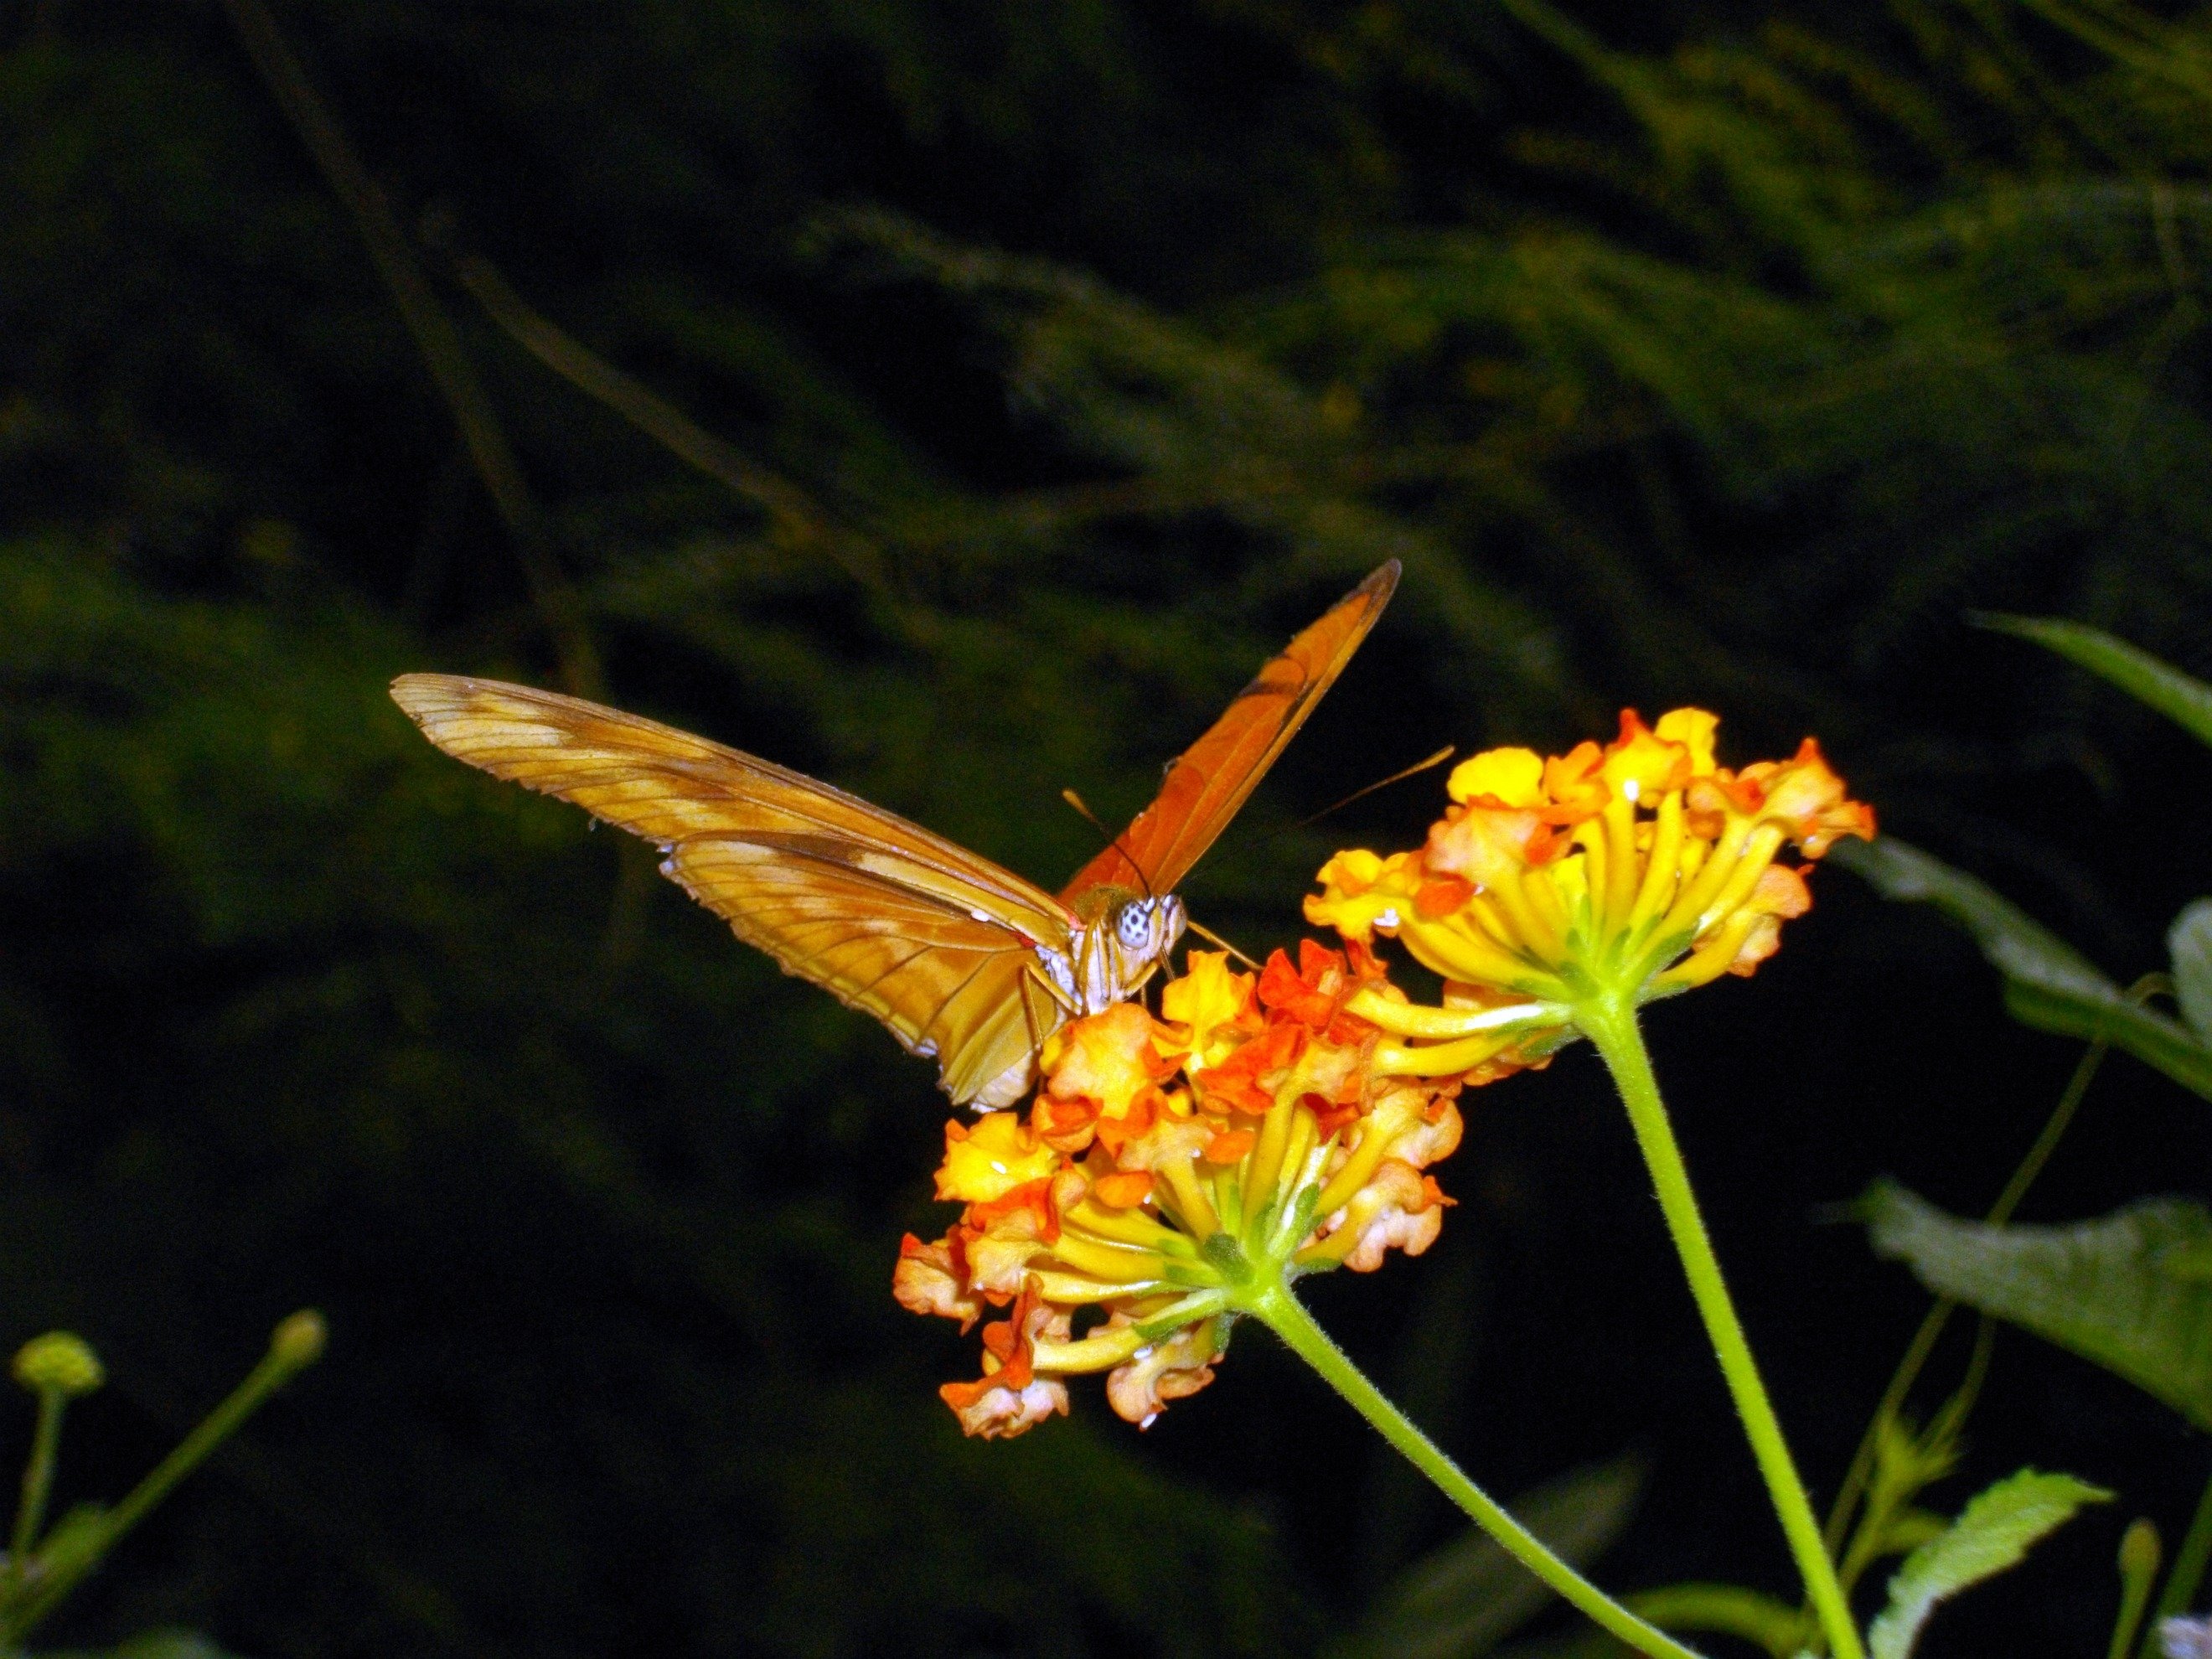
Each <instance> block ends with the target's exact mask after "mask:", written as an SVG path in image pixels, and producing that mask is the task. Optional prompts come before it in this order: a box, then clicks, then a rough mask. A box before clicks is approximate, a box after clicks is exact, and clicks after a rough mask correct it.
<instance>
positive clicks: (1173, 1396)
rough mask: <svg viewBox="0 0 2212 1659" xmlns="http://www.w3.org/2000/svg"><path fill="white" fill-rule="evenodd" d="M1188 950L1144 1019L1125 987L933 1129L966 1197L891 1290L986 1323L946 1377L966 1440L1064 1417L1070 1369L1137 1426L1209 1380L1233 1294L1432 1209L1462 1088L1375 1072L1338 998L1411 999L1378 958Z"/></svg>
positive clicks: (1411, 1224) (917, 1304)
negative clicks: (1027, 1095)
mask: <svg viewBox="0 0 2212 1659" xmlns="http://www.w3.org/2000/svg"><path fill="white" fill-rule="evenodd" d="M1187 964H1188V971H1187V972H1186V973H1185V974H1184V975H1183V976H1182V977H1181V978H1179V979H1175V980H1171V981H1169V982H1168V984H1167V985H1166V986H1165V987H1164V989H1163V991H1162V993H1161V995H1160V1011H1159V1013H1158V1015H1157V1016H1155V1015H1154V1014H1152V1012H1149V1011H1148V1010H1147V1009H1146V1007H1145V1006H1144V1005H1143V1004H1142V1003H1141V1002H1137V1001H1130V1002H1124V1003H1121V1004H1118V1005H1117V1006H1114V1007H1112V1008H1109V1009H1108V1010H1107V1011H1106V1012H1103V1013H1100V1014H1096V1015H1092V1016H1091V1017H1089V1018H1081V1019H1077V1020H1074V1021H1072V1022H1071V1023H1070V1024H1067V1025H1066V1027H1064V1028H1063V1029H1062V1030H1060V1032H1059V1033H1057V1034H1056V1035H1055V1036H1054V1038H1053V1039H1052V1040H1051V1041H1050V1042H1048V1045H1047V1048H1046V1050H1045V1053H1044V1054H1043V1056H1042V1085H1041V1086H1040V1087H1039V1089H1038V1091H1037V1093H1036V1098H1035V1100H1034V1102H1033V1103H1032V1104H1031V1105H1030V1108H1029V1109H1028V1110H1027V1111H1026V1112H1023V1111H1000V1112H990V1113H987V1114H985V1115H983V1116H981V1117H980V1118H978V1119H975V1121H972V1122H966V1123H963V1122H961V1121H957V1120H955V1121H951V1122H949V1123H947V1124H946V1125H945V1162H944V1164H943V1165H942V1166H941V1167H940V1168H939V1170H938V1173H937V1195H938V1197H939V1199H942V1200H951V1201H955V1202H957V1203H959V1204H961V1205H963V1206H964V1207H963V1210H962V1212H961V1214H960V1218H959V1220H958V1222H957V1223H956V1224H955V1225H954V1226H953V1227H952V1229H951V1231H950V1232H948V1233H946V1234H945V1237H942V1238H939V1239H938V1240H936V1241H935V1242H934V1243H923V1242H922V1241H921V1239H919V1238H916V1237H914V1236H912V1235H911V1234H909V1235H908V1237H907V1238H906V1239H905V1241H904V1243H902V1246H901V1248H900V1255H899V1263H898V1268H897V1272H896V1279H895V1282H894V1288H895V1291H896V1295H897V1297H898V1299H899V1301H900V1302H901V1303H902V1304H904V1305H905V1306H906V1307H908V1308H909V1309H911V1310H914V1311H915V1312H917V1313H932V1314H939V1315H942V1316H945V1317H946V1318H950V1319H957V1320H958V1321H960V1322H961V1324H962V1328H963V1329H965V1328H968V1327H969V1326H972V1325H974V1324H975V1322H978V1321H979V1320H983V1321H987V1322H986V1323H985V1324H984V1326H983V1335H982V1343H983V1374H982V1375H981V1376H980V1377H979V1378H977V1379H975V1380H974V1381H972V1382H966V1383H948V1384H946V1385H945V1388H944V1389H942V1390H941V1391H940V1392H941V1393H942V1394H943V1395H944V1398H945V1402H946V1403H947V1404H948V1405H949V1406H951V1407H952V1409H953V1411H954V1412H955V1413H957V1415H958V1417H959V1419H960V1422H961V1425H962V1426H963V1428H964V1429H965V1430H966V1431H968V1432H969V1434H972V1435H981V1436H985V1437H1002V1436H1008V1435H1015V1434H1019V1433H1022V1432H1023V1431H1025V1430H1027V1429H1029V1428H1031V1427H1033V1426H1034V1425H1036V1424H1037V1423H1039V1422H1041V1421H1042V1420H1043V1419H1045V1418H1047V1417H1048V1416H1050V1415H1051V1414H1052V1413H1054V1412H1062V1413H1064V1412H1066V1409H1067V1404H1068V1396H1067V1386H1066V1380H1065V1379H1066V1378H1067V1377H1068V1376H1072V1375H1074V1374H1077V1373H1079V1372H1085V1371H1105V1372H1107V1373H1108V1374H1109V1375H1108V1376H1107V1379H1106V1395H1107V1398H1108V1400H1109V1401H1110V1402H1111V1403H1112V1405H1113V1407H1114V1409H1115V1411H1116V1412H1118V1413H1120V1414H1121V1416H1123V1417H1124V1418H1127V1419H1129V1420H1130V1421H1132V1422H1134V1423H1137V1424H1139V1425H1145V1424H1149V1423H1150V1422H1151V1421H1152V1419H1153V1418H1154V1417H1155V1416H1156V1415H1157V1414H1158V1413H1159V1412H1160V1410H1161V1409H1162V1408H1163V1407H1165V1406H1166V1405H1167V1404H1168V1402H1169V1401H1174V1400H1178V1399H1182V1398H1183V1397H1184V1396H1186V1395H1191V1394H1194V1393H1196V1392H1197V1391H1198V1390H1199V1389H1202V1388H1204V1387H1205V1386H1206V1384H1207V1383H1210V1382H1212V1380H1213V1364H1214V1362H1215V1361H1216V1360H1217V1359H1218V1358H1220V1356H1221V1354H1222V1352H1224V1350H1225V1346H1226V1342H1227V1340H1228V1334H1229V1329H1230V1327H1231V1324H1232V1323H1233V1322H1234V1321H1235V1319H1236V1317H1237V1301H1238V1293H1239V1290H1240V1287H1242V1286H1244V1285H1249V1284H1251V1283H1253V1282H1255V1278H1256V1277H1267V1278H1269V1279H1273V1278H1275V1277H1277V1276H1279V1277H1283V1278H1289V1277H1295V1276H1296V1275H1297V1274H1298V1273H1304V1272H1311V1271H1315V1270H1318V1269H1322V1268H1328V1267H1350V1268H1352V1269H1353V1270H1354V1271H1355V1272H1369V1271H1371V1270H1373V1269H1374V1268H1376V1267H1380V1266H1381V1265H1382V1263H1383V1259H1384V1257H1385V1256H1386V1255H1387V1254H1388V1253H1389V1251H1390V1250H1392V1249H1401V1250H1404V1251H1405V1252H1406V1253H1407V1255H1419V1254H1420V1253H1421V1252H1422V1251H1423V1250H1425V1249H1427V1248H1428V1247H1429V1245H1430V1244H1431V1243H1432V1242H1434V1240H1435V1238H1436V1237H1437V1231H1438V1229H1439V1227H1440V1226H1441V1225H1443V1208H1444V1206H1446V1205H1447V1204H1449V1202H1450V1200H1449V1199H1447V1198H1446V1197H1445V1196H1444V1194H1443V1192H1442V1191H1440V1190H1439V1189H1438V1188H1437V1184H1436V1182H1435V1179H1434V1178H1433V1177H1432V1176H1429V1175H1427V1174H1426V1173H1425V1170H1427V1169H1428V1167H1429V1166H1430V1165H1431V1164H1435V1163H1436V1162H1437V1160H1438V1159H1440V1158H1445V1157H1447V1156H1449V1154H1450V1152H1452V1150H1453V1149H1454V1148H1455V1147H1456V1146H1458V1145H1459V1140H1460V1134H1461V1127H1462V1126H1461V1120H1460V1115H1459V1109H1458V1107H1457V1105H1456V1104H1455V1096H1456V1095H1457V1094H1458V1093H1459V1089H1460V1085H1459V1083H1458V1081H1457V1080H1456V1079H1437V1078H1433V1077H1424V1076H1398V1075H1394V1074H1392V1073H1390V1071H1389V1069H1388V1067H1387V1066H1378V1065H1377V1064H1376V1059H1377V1054H1378V1051H1379V1050H1380V1049H1381V1048H1383V1046H1384V1043H1383V1032H1382V1030H1381V1029H1380V1027H1378V1026H1377V1025H1376V1024H1374V1023H1372V1022H1371V1021H1370V1020H1368V1019H1365V1018H1360V1017H1358V1016H1357V1015H1355V1014H1353V1013H1352V1012H1349V1011H1348V1004H1350V1003H1351V1001H1352V1000H1353V999H1354V998H1355V997H1356V998H1358V999H1360V1000H1362V1001H1363V1002H1364V1003H1366V1004H1370V1005H1373V1004H1384V1005H1402V1004H1404V1003H1405V1000H1406V999H1405V997H1404V994H1402V993H1401V992H1400V991H1399V990H1398V989H1397V988H1396V987H1394V986H1392V985H1391V984H1390V983H1389V979H1388V977H1387V975H1385V973H1384V971H1383V966H1382V964H1381V963H1379V962H1378V961H1377V960H1376V957H1375V956H1374V954H1373V953H1372V951H1370V950H1368V949H1367V947H1366V946H1365V945H1362V944H1359V943H1357V942H1355V943H1352V944H1351V945H1347V946H1346V949H1345V950H1343V951H1330V950H1326V949H1324V948H1322V946H1320V945H1316V944H1314V943H1313V942H1311V941H1306V942H1305V943H1304V944H1302V945H1300V947H1299V955H1298V961H1297V964H1296V965H1295V966H1294V965H1293V964H1292V963H1291V960H1290V958H1289V957H1288V956H1286V955H1285V953H1284V952H1282V951H1276V952H1275V953H1274V955H1273V957H1271V958H1270V959H1269V960H1268V962H1267V964H1266V966H1265V967H1264V969H1262V970H1261V972H1259V973H1258V974H1256V975H1255V974H1249V973H1238V972H1236V971H1234V970H1233V969H1231V965H1230V959H1229V957H1228V955H1227V953H1226V952H1209V951H1191V952H1190V953H1189V955H1188V958H1187Z"/></svg>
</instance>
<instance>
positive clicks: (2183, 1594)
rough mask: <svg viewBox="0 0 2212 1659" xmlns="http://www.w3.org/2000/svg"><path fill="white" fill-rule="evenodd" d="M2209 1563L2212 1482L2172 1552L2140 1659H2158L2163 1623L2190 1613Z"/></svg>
mask: <svg viewBox="0 0 2212 1659" xmlns="http://www.w3.org/2000/svg"><path fill="white" fill-rule="evenodd" d="M2208 1563H2212V1481H2207V1482H2206V1483H2205V1486H2204V1495H2203V1497H2201V1498H2198V1499H2197V1514H2196V1516H2195V1518H2194V1519H2192V1520H2191V1522H2190V1523H2189V1531H2188V1533H2187V1534H2186V1535H2185V1536H2184V1537H2183V1539H2182V1541H2181V1547H2180V1548H2179V1549H2178V1550H2176V1551H2174V1553H2173V1565H2172V1568H2171V1569H2170V1570H2169V1571H2167V1573H2166V1588H2165V1589H2163V1590H2161V1591H2160V1592H2159V1597H2158V1607H2156V1609H2155V1610H2154V1611H2153V1613H2151V1617H2150V1623H2149V1625H2148V1627H2146V1628H2145V1630H2144V1631H2143V1636H2142V1646H2141V1647H2140V1648H2138V1649H2137V1650H2136V1654H2137V1656H2138V1659H2159V1652H2160V1650H2159V1639H2158V1627H2159V1624H2160V1621H2161V1620H2167V1619H2172V1618H2174V1617H2176V1616H2177V1615H2179V1614H2181V1613H2186V1612H2188V1611H2189V1604H2190V1603H2191V1601H2195V1600H2196V1599H2197V1586H2199V1585H2200V1584H2202V1583H2203V1582H2204V1569H2205V1566H2206V1565H2207V1564H2208Z"/></svg>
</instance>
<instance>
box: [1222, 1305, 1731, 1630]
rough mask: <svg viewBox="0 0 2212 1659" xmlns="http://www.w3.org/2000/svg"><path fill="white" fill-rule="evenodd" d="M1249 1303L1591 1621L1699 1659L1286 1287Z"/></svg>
mask: <svg viewBox="0 0 2212 1659" xmlns="http://www.w3.org/2000/svg"><path fill="white" fill-rule="evenodd" d="M1245 1306H1246V1308H1247V1310H1249V1312H1250V1313H1251V1314H1252V1316H1253V1317H1255V1318H1256V1319H1258V1320H1259V1321H1260V1322H1261V1323H1262V1324H1264V1325H1266V1326H1267V1328H1268V1329H1270V1330H1272V1331H1273V1332H1274V1333H1275V1334H1276V1335H1277V1336H1279V1337H1280V1338H1282V1339H1283V1342H1284V1344H1285V1346H1287V1347H1288V1348H1289V1349H1290V1350H1291V1352H1293V1353H1295V1354H1297V1356H1298V1358H1301V1359H1303V1360H1304V1361H1305V1362H1306V1364H1309V1365H1310V1366H1312V1367H1313V1368H1314V1370H1316V1371H1318V1372H1320V1373H1321V1375H1322V1379H1323V1380H1324V1381H1326V1382H1327V1383H1328V1385H1329V1386H1330V1387H1331V1388H1333V1389H1335V1390H1336V1391H1337V1392H1338V1393H1339V1394H1340V1395H1343V1396H1344V1398H1345V1399H1346V1401H1347V1402H1349V1403H1350V1405H1351V1407H1352V1409H1353V1410H1354V1411H1356V1412H1358V1413H1359V1414H1360V1415H1361V1416H1362V1417H1364V1418H1365V1419H1367V1420H1368V1421H1369V1422H1370V1424H1372V1425H1374V1426H1375V1430H1376V1433H1378V1434H1380V1435H1381V1436H1382V1437H1383V1438H1384V1439H1385V1440H1387V1441H1389V1443H1391V1444H1392V1445H1393V1446H1395V1447H1396V1448H1397V1449H1398V1450H1399V1451H1401V1453H1403V1454H1404V1455H1405V1457H1406V1459H1407V1462H1410V1463H1412V1464H1413V1467H1414V1468H1417V1469H1419V1470H1420V1472H1421V1473H1422V1474H1425V1475H1427V1476H1428V1477H1429V1479H1430V1480H1433V1481H1434V1482H1436V1484H1437V1489H1438V1490H1439V1491H1441V1492H1443V1494H1444V1496H1445V1497H1447V1498H1450V1499H1451V1500H1452V1502H1453V1503H1455V1504H1458V1505H1459V1506H1460V1508H1462V1510H1466V1511H1467V1513H1468V1516H1469V1517H1470V1518H1471V1519H1472V1520H1473V1521H1474V1523H1475V1525H1477V1526H1479V1527H1480V1528H1482V1529H1483V1531H1485V1532H1486V1533H1488V1534H1490V1535H1491V1537H1492V1538H1493V1539H1495V1540H1496V1541H1498V1546H1499V1547H1500V1548H1502V1549H1504V1551H1505V1552H1506V1553H1507V1554H1509V1555H1510V1556H1511V1557H1512V1558H1513V1559H1515V1560H1516V1561H1518V1562H1519V1563H1520V1564H1521V1565H1522V1566H1524V1567H1526V1568H1528V1571H1530V1572H1532V1573H1534V1574H1535V1576H1536V1577H1538V1578H1540V1579H1541V1580H1542V1581H1543V1582H1544V1583H1546V1584H1548V1585H1549V1586H1550V1587H1551V1588H1552V1589H1554V1590H1556V1591H1558V1592H1559V1595H1562V1596H1563V1597H1565V1599H1566V1600H1567V1601H1569V1602H1570V1603H1571V1604H1572V1605H1573V1606H1574V1607H1576V1608H1577V1609H1578V1610H1579V1611H1580V1612H1581V1613H1583V1614H1584V1615H1585V1616H1586V1617H1588V1618H1589V1620H1591V1622H1592V1623H1594V1624H1595V1625H1597V1626H1600V1627H1601V1629H1603V1630H1605V1631H1606V1632H1608V1633H1609V1634H1611V1635H1613V1636H1615V1637H1618V1638H1620V1640H1621V1641H1623V1642H1625V1643H1626V1644H1628V1645H1629V1646H1630V1647H1632V1648H1634V1649H1635V1650H1637V1651H1638V1653H1643V1654H1648V1655H1650V1656H1651V1659H1697V1651H1696V1650H1695V1649H1692V1648H1688V1647H1685V1646H1684V1645H1683V1644H1681V1643H1680V1642H1677V1641H1676V1640H1675V1639H1674V1638H1673V1637H1671V1636H1669V1635H1668V1634H1667V1633H1666V1632H1664V1631H1662V1630H1660V1629H1658V1628H1657V1627H1656V1626H1653V1625H1650V1624H1648V1623H1646V1622H1645V1621H1644V1620H1641V1619H1639V1618H1638V1617H1637V1616H1636V1615H1635V1614H1634V1613H1631V1612H1630V1611H1629V1610H1628V1609H1627V1608H1626V1607H1623V1606H1621V1605H1620V1602H1618V1601H1614V1600H1613V1598H1612V1597H1611V1596H1609V1595H1607V1594H1606V1593H1605V1592H1604V1591H1603V1590H1601V1589H1598V1587H1597V1586H1596V1585H1595V1584H1593V1583H1590V1582H1589V1579H1587V1578H1585V1577H1583V1576H1582V1575H1581V1574H1580V1573H1578V1572H1577V1571H1575V1570H1574V1569H1573V1568H1572V1567H1571V1566H1569V1565H1567V1564H1566V1563H1565V1561H1563V1560H1561V1559H1559V1557H1558V1556H1557V1555H1555V1554H1553V1553H1552V1552H1551V1550H1550V1549H1548V1548H1547V1547H1546V1546H1545V1544H1544V1542H1543V1541H1542V1540H1541V1539H1540V1538H1538V1537H1537V1536H1536V1535H1535V1534H1534V1533H1532V1532H1530V1531H1529V1530H1528V1528H1526V1527H1524V1526H1522V1524H1521V1523H1520V1522H1518V1521H1516V1520H1515V1519H1514V1518H1513V1517H1512V1516H1510V1515H1509V1514H1508V1513H1507V1512H1506V1511H1505V1510H1504V1508H1503V1507H1501V1506H1500V1505H1499V1504H1498V1503H1497V1501H1496V1500H1495V1499H1493V1498H1492V1497H1491V1496H1490V1495H1489V1494H1488V1493H1487V1492H1484V1491H1483V1490H1482V1488H1481V1487H1480V1486H1476V1485H1475V1484H1474V1481H1472V1480H1468V1477H1467V1475H1466V1474H1465V1473H1464V1472H1463V1471H1462V1469H1461V1468H1460V1467H1459V1465H1458V1464H1456V1463H1455V1462H1452V1460H1451V1459H1450V1458H1449V1457H1448V1456H1447V1455H1445V1454H1444V1452H1443V1449H1441V1448H1439V1447H1438V1446H1437V1443H1435V1442H1434V1441H1432V1440H1431V1439H1430V1438H1429V1437H1428V1436H1426V1435H1425V1434H1423V1433H1422V1432H1421V1431H1420V1430H1419V1429H1418V1428H1416V1427H1415V1426H1414V1425H1413V1419H1410V1418H1408V1417H1407V1415H1406V1414H1405V1413H1403V1412H1401V1411H1400V1410H1399V1409H1398V1407H1396V1406H1395V1404H1393V1403H1392V1401H1390V1399H1389V1396H1388V1395H1385V1394H1384V1393H1383V1391H1382V1390H1381V1389H1378V1388H1376V1386H1375V1384H1374V1383H1370V1381H1368V1379H1367V1376H1366V1375H1365V1373H1364V1372H1363V1371H1361V1370H1360V1369H1359V1368H1358V1366H1356V1365H1354V1364H1352V1360H1351V1358H1349V1357H1348V1356H1347V1355H1346V1353H1345V1352H1344V1350H1343V1349H1341V1348H1340V1347H1338V1346H1336V1344H1335V1342H1334V1341H1333V1340H1331V1339H1330V1337H1329V1334H1328V1332H1326V1331H1324V1330H1322V1328H1321V1327H1320V1326H1319V1325H1316V1323H1315V1322H1314V1320H1313V1316H1312V1315H1311V1314H1310V1313H1308V1312H1307V1311H1306V1310H1305V1308H1304V1304H1301V1303H1300V1302H1299V1301H1298V1299H1297V1297H1294V1296H1292V1295H1291V1292H1290V1290H1289V1289H1288V1287H1287V1286H1285V1285H1281V1284H1276V1285H1270V1286H1268V1287H1267V1288H1266V1289H1264V1290H1261V1291H1256V1292H1255V1293H1253V1294H1252V1296H1251V1297H1249V1300H1248V1301H1247V1302H1246V1304H1245Z"/></svg>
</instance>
